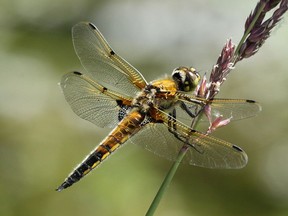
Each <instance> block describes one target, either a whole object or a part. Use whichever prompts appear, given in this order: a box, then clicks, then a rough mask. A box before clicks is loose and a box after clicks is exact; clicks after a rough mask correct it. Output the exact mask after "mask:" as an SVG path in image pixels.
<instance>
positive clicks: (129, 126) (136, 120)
mask: <svg viewBox="0 0 288 216" xmlns="http://www.w3.org/2000/svg"><path fill="white" fill-rule="evenodd" d="M144 118H145V116H144V115H142V114H141V113H140V112H138V110H135V111H131V112H130V113H129V114H128V115H127V116H125V117H124V118H123V120H122V121H121V122H119V124H118V125H117V127H115V129H114V130H113V131H111V132H110V134H109V135H108V136H107V137H106V138H105V139H104V140H103V141H102V142H101V143H100V144H99V145H98V146H97V147H96V149H95V150H93V151H92V152H91V153H90V154H89V155H88V156H87V157H86V158H85V159H84V160H83V162H82V163H81V164H79V165H78V166H77V167H76V168H75V169H74V170H73V172H72V173H71V174H70V175H69V176H68V177H67V178H66V179H65V181H64V182H63V183H62V184H61V185H60V186H59V187H58V189H57V191H61V190H63V189H65V188H67V187H70V186H71V185H72V184H74V183H75V182H77V181H79V180H80V179H81V178H82V177H83V176H85V175H86V174H88V173H89V172H90V171H91V170H92V169H94V168H95V167H97V166H98V165H99V164H100V163H101V162H102V161H103V160H105V159H106V158H107V156H109V155H110V154H111V153H112V152H113V151H115V150H116V149H117V148H118V147H119V146H121V145H122V144H123V143H125V142H126V141H127V139H128V138H129V137H130V136H131V135H133V134H134V133H136V132H137V131H138V130H139V129H140V127H141V126H140V125H141V122H142V121H143V120H144Z"/></svg>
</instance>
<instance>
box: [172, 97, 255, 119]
mask: <svg viewBox="0 0 288 216" xmlns="http://www.w3.org/2000/svg"><path fill="white" fill-rule="evenodd" d="M182 99H183V98H182ZM182 103H184V104H185V107H186V108H187V109H188V111H190V113H192V114H194V115H195V114H196V113H197V111H199V110H200V109H201V107H203V106H204V105H206V104H207V105H209V106H210V108H211V115H212V116H213V117H219V116H220V115H222V116H223V117H224V118H230V117H232V119H231V120H241V119H245V118H250V117H253V116H256V115H257V114H258V113H259V112H260V111H261V106H260V104H259V103H257V102H255V101H253V100H245V99H220V98H214V99H213V100H205V99H203V98H197V97H195V96H193V95H185V98H184V99H183V100H182ZM181 112H183V109H182V111H181V110H180V109H178V113H179V115H184V116H185V115H186V116H187V112H186V111H185V112H186V114H182V113H181ZM177 118H178V117H177ZM203 119H205V118H204V117H203Z"/></svg>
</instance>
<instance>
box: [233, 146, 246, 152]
mask: <svg viewBox="0 0 288 216" xmlns="http://www.w3.org/2000/svg"><path fill="white" fill-rule="evenodd" d="M232 147H233V148H234V149H235V150H237V151H239V152H243V150H242V149H241V148H240V147H238V146H236V145H233V146H232Z"/></svg>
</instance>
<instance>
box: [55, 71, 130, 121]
mask: <svg viewBox="0 0 288 216" xmlns="http://www.w3.org/2000/svg"><path fill="white" fill-rule="evenodd" d="M60 85H61V88H62V90H63V93H64V95H65V98H66V100H67V102H68V103H69V104H70V106H71V108H72V110H73V111H74V112H75V113H76V114H77V115H78V116H80V117H81V118H83V119H85V120H88V121H90V122H92V123H94V124H95V125H97V126H99V127H114V126H116V125H117V123H118V122H119V114H121V110H122V111H123V107H121V104H127V105H128V106H129V103H130V102H131V100H132V98H124V97H122V96H121V95H118V94H117V93H115V92H113V91H110V90H109V89H107V88H104V87H103V86H101V85H100V84H98V83H96V82H94V81H93V80H91V79H90V78H89V77H87V76H86V75H84V74H81V73H79V72H72V73H68V74H66V75H64V76H63V77H62V80H61V83H60ZM117 100H118V103H117ZM120 102H121V103H120Z"/></svg>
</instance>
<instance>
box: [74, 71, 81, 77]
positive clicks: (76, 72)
mask: <svg viewBox="0 0 288 216" xmlns="http://www.w3.org/2000/svg"><path fill="white" fill-rule="evenodd" d="M73 73H74V74H75V75H79V76H81V75H82V73H80V72H78V71H74V72H73Z"/></svg>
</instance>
